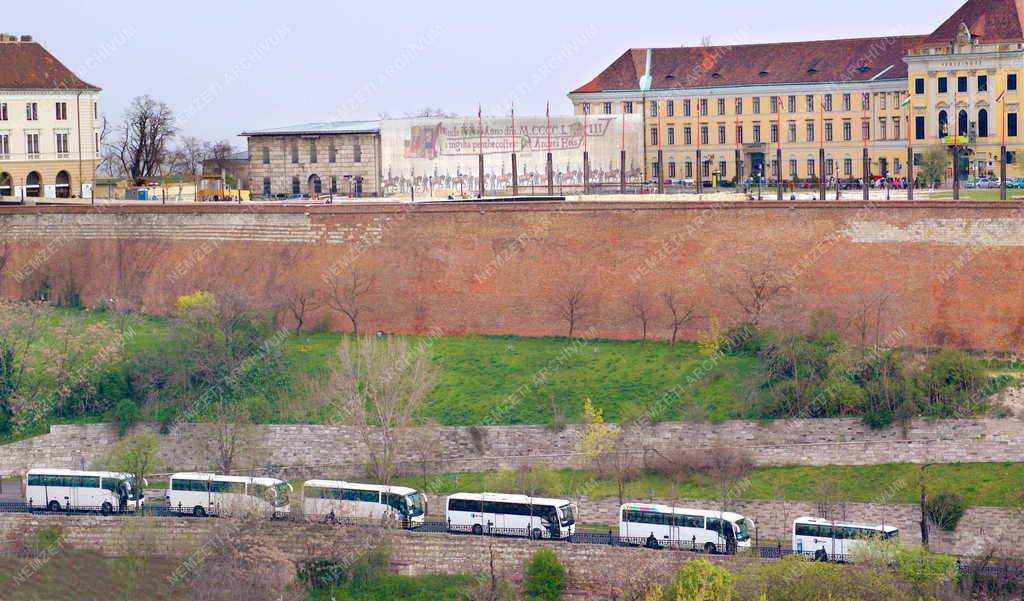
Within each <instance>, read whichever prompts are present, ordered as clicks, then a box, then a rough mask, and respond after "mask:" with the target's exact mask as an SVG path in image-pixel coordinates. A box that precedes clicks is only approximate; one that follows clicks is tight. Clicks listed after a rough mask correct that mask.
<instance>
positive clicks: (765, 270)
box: [722, 258, 790, 326]
mask: <svg viewBox="0 0 1024 601" xmlns="http://www.w3.org/2000/svg"><path fill="white" fill-rule="evenodd" d="M722 291H723V292H725V294H727V295H728V296H729V297H731V298H732V299H733V301H734V302H735V303H736V304H737V306H739V308H740V311H741V312H742V313H743V316H744V318H745V320H746V321H747V322H748V323H750V324H752V325H755V326H756V325H760V322H761V319H762V318H763V317H764V313H765V311H766V310H767V308H768V306H769V304H770V303H771V302H772V301H774V300H775V299H777V298H779V297H781V296H783V295H785V294H788V293H789V291H790V287H789V284H788V283H786V282H785V280H784V279H783V278H782V276H781V275H780V274H779V273H778V269H776V268H775V266H774V265H773V264H772V263H771V261H770V260H769V259H767V258H765V259H762V260H761V261H760V262H758V263H756V264H751V263H744V264H743V265H741V266H740V267H739V277H738V279H737V281H736V283H735V284H731V285H726V286H723V288H722Z"/></svg>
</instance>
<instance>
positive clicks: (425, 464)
mask: <svg viewBox="0 0 1024 601" xmlns="http://www.w3.org/2000/svg"><path fill="white" fill-rule="evenodd" d="M443 449H444V439H443V438H442V436H441V425H440V424H438V423H437V422H433V421H430V422H427V423H424V424H421V425H420V427H419V428H418V429H417V430H416V435H415V436H412V437H411V438H410V440H409V452H410V453H412V455H413V459H414V460H415V461H416V467H417V468H419V472H420V477H422V478H423V490H427V489H429V488H430V482H429V477H430V474H431V471H432V470H433V469H435V468H436V466H438V465H439V464H440V463H441V460H440V459H439V458H440V457H441V454H442V451H443Z"/></svg>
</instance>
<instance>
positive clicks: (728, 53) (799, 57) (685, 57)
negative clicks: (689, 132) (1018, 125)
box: [574, 0, 1024, 92]
mask: <svg viewBox="0 0 1024 601" xmlns="http://www.w3.org/2000/svg"><path fill="white" fill-rule="evenodd" d="M1021 1H1024V0H1021ZM924 39H925V36H901V37H885V38H859V39H846V40H820V41H814V42H788V43H775V44H748V45H737V46H707V47H705V46H700V47H692V48H654V49H653V55H652V61H651V79H652V83H651V88H652V89H655V90H664V89H675V88H691V87H697V88H699V87H721V86H741V85H759V84H786V83H817V82H831V81H867V80H869V79H872V78H874V77H879V79H898V78H905V77H906V76H907V65H906V63H904V62H903V57H904V56H906V54H907V51H908V50H909V49H910V48H913V47H915V46H920V45H921V44H922V43H923V42H924ZM646 58H647V50H646V49H642V48H634V49H632V50H629V51H628V52H626V53H625V54H623V55H622V56H621V57H619V58H618V60H616V61H615V62H614V63H612V64H611V66H609V67H608V68H607V69H605V70H604V71H603V72H602V73H601V74H600V75H598V76H597V77H596V78H595V79H594V80H592V81H590V82H589V83H587V84H586V85H584V86H581V87H580V88H577V89H576V90H574V92H600V91H608V90H637V89H639V80H640V76H642V75H643V74H644V71H645V69H646Z"/></svg>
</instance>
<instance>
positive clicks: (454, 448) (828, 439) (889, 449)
mask: <svg viewBox="0 0 1024 601" xmlns="http://www.w3.org/2000/svg"><path fill="white" fill-rule="evenodd" d="M140 429H143V430H147V431H151V432H154V433H156V434H157V435H158V437H159V439H160V445H161V451H162V454H163V460H164V463H165V466H166V468H167V469H169V470H186V469H192V468H206V467H208V466H209V455H210V453H209V452H208V451H204V448H206V449H208V448H209V444H208V443H207V442H204V441H207V440H209V435H208V434H207V432H208V430H207V429H206V426H203V425H201V424H180V425H178V426H176V427H174V428H173V429H172V430H171V431H170V433H169V434H166V435H164V434H160V433H159V431H158V429H157V427H156V426H152V425H147V426H141V427H140ZM577 431H578V426H570V427H567V428H565V429H563V430H561V431H558V432H555V431H552V430H550V429H547V428H543V427H539V426H493V427H476V428H435V429H431V431H423V430H417V431H414V432H412V433H410V434H409V436H411V437H425V436H430V437H436V438H437V439H438V440H439V441H440V446H439V450H438V452H437V453H436V454H433V455H432V456H431V458H430V459H431V460H430V461H429V462H428V470H429V471H430V472H431V473H442V472H459V471H490V470H498V469H514V468H517V467H521V466H528V465H544V466H548V467H553V468H568V467H579V466H580V461H581V458H580V456H579V455H578V454H577V453H576V432H577ZM256 438H257V439H258V440H259V441H260V446H261V447H262V455H263V456H262V457H261V458H260V465H270V466H295V467H296V468H297V469H292V470H288V471H282V470H280V469H278V468H274V469H272V470H271V471H272V472H274V473H279V474H281V475H286V476H288V477H296V478H298V477H303V476H307V475H308V476H314V475H326V476H339V477H340V476H347V477H356V476H358V475H360V474H361V473H362V471H363V466H365V465H366V460H367V456H368V454H367V452H366V447H365V445H364V443H363V440H362V437H361V436H360V434H359V433H358V431H356V430H355V429H353V428H348V427H344V426H313V425H296V426H259V427H258V429H257V433H256ZM116 441H117V431H116V429H115V428H114V427H113V426H111V425H107V424H92V425H78V426H52V427H51V428H50V432H49V433H48V434H44V435H42V436H37V437H35V438H31V439H28V440H23V441H20V442H15V443H11V444H7V445H3V446H0V474H17V473H22V472H24V471H25V470H27V469H28V468H30V467H33V466H37V467H38V466H46V467H67V468H80V467H81V466H83V465H85V466H88V465H91V464H92V463H93V462H94V461H95V460H96V459H98V458H99V457H101V456H102V454H103V453H105V452H106V451H107V450H108V449H109V448H110V447H111V446H112V445H113V444H114V443H115V442H116ZM681 446H682V447H686V448H706V449H713V448H716V447H721V446H729V447H741V448H746V449H748V450H749V451H750V452H751V454H752V456H753V457H754V459H755V461H756V462H757V463H758V464H759V465H765V466H780V465H874V464H882V463H922V462H928V463H958V462H959V463H986V462H1016V461H1024V421H1022V420H1019V419H1016V418H1008V419H974V420H924V419H920V420H914V421H913V422H912V423H911V424H910V425H909V426H908V427H907V428H906V429H904V428H901V427H892V428H887V429H885V430H871V429H869V428H867V427H866V426H864V425H863V423H861V421H860V420H856V419H816V420H789V421H781V420H780V421H772V422H749V421H732V422H726V423H723V424H720V425H713V424H703V423H666V424H659V425H656V426H652V427H649V428H644V429H642V430H630V432H629V435H628V441H627V444H626V445H625V448H628V449H635V450H636V452H637V453H638V454H640V453H643V452H644V450H645V449H647V450H648V451H649V450H651V449H657V450H661V451H665V450H672V449H676V448H679V447H681ZM411 448H413V447H412V446H410V445H404V446H403V449H406V450H408V449H411ZM402 459H403V461H404V466H403V469H404V470H405V471H407V472H409V473H419V470H420V460H421V458H420V457H418V456H416V455H414V454H410V453H409V452H408V451H407V452H406V454H405V455H404V456H403V458H402Z"/></svg>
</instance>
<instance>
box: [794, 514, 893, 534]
mask: <svg viewBox="0 0 1024 601" xmlns="http://www.w3.org/2000/svg"><path fill="white" fill-rule="evenodd" d="M793 524H794V525H795V524H816V525H819V526H842V527H843V528H869V529H871V530H879V531H881V532H897V531H899V528H896V527H895V526H887V525H885V524H862V523H858V522H840V521H837V520H826V519H825V518H814V517H809V516H805V517H802V518H797V519H795V520H793Z"/></svg>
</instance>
